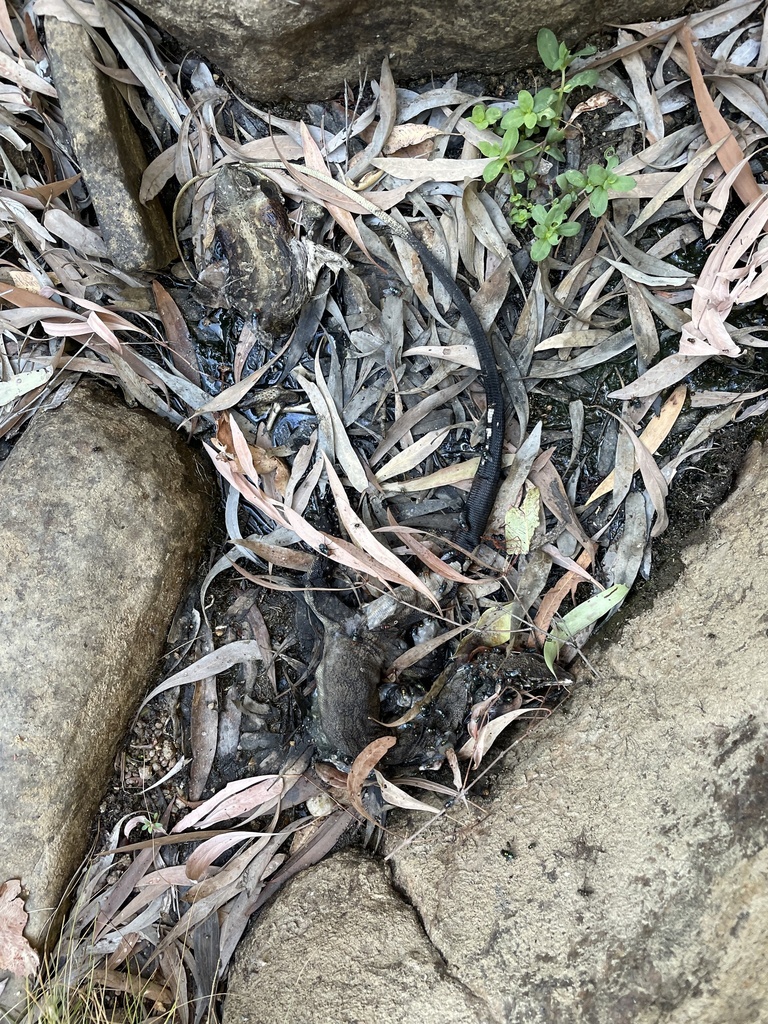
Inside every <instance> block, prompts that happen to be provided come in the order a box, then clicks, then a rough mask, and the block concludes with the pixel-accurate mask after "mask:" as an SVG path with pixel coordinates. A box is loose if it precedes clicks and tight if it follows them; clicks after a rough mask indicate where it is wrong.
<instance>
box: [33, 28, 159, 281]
mask: <svg viewBox="0 0 768 1024" xmlns="http://www.w3.org/2000/svg"><path fill="white" fill-rule="evenodd" d="M45 42H46V50H47V52H48V56H49V57H50V60H51V71H52V73H53V80H54V83H55V85H56V91H57V92H58V94H59V102H60V103H61V111H62V114H63V115H64V121H65V124H66V127H67V129H68V131H69V133H70V135H71V136H72V142H73V143H74V147H75V153H76V154H77V158H78V160H79V161H80V168H81V170H82V172H83V177H84V178H85V182H86V184H87V186H88V191H89V193H90V196H91V201H92V202H93V208H94V211H95V213H96V217H97V218H98V222H99V228H100V230H101V234H102V236H103V238H104V241H105V243H106V246H107V252H108V254H109V257H110V259H111V260H112V262H113V263H114V264H115V265H116V266H118V267H119V268H120V269H121V270H124V271H127V272H129V273H130V272H133V271H140V270H154V269H160V268H162V267H165V266H166V265H167V264H168V263H169V262H170V261H171V260H172V259H173V258H174V256H175V255H176V247H175V245H174V242H173V237H172V235H171V231H170V228H169V226H168V221H167V220H166V217H165V214H164V213H163V210H162V207H161V206H160V203H159V202H158V200H157V199H153V200H152V201H151V202H149V203H142V202H141V200H140V199H139V186H140V185H141V176H142V174H143V173H144V169H145V168H146V164H147V161H146V157H145V154H144V150H143V149H142V146H141V143H140V141H139V137H138V135H137V134H136V129H135V128H134V127H133V125H132V123H131V120H130V117H129V116H128V108H127V107H126V105H125V103H124V102H123V100H122V98H121V97H120V95H119V93H118V91H117V88H116V87H115V84H114V82H113V81H112V80H111V79H110V78H108V77H107V76H106V75H105V74H104V73H103V72H102V71H100V70H99V69H98V68H97V67H96V66H95V64H94V61H96V60H98V59H99V58H98V55H97V53H96V50H95V49H94V47H93V45H92V43H91V41H90V39H89V37H88V31H87V29H86V28H85V26H83V25H74V24H71V23H69V22H65V21H59V19H58V18H54V17H47V18H46V19H45Z"/></svg>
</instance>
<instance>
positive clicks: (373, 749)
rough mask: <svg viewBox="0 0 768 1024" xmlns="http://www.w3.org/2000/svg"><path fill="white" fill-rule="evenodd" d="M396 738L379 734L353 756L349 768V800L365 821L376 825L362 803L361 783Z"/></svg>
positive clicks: (395, 741)
mask: <svg viewBox="0 0 768 1024" xmlns="http://www.w3.org/2000/svg"><path fill="white" fill-rule="evenodd" d="M395 743H397V740H396V739H395V737H394V736H381V737H379V739H377V740H373V742H371V743H369V744H368V746H367V747H364V748H363V749H362V750H361V751H360V753H359V754H358V755H357V757H356V758H355V760H354V762H353V764H352V767H351V768H350V769H349V780H348V782H347V787H348V789H349V801H350V803H351V804H352V806H353V807H354V808H355V810H356V811H357V812H358V814H361V815H362V816H363V817H364V818H365V819H366V820H367V821H370V822H371V823H372V824H374V825H377V824H378V822H376V821H374V820H373V818H372V817H371V816H370V814H369V813H368V811H366V809H365V807H364V805H363V785H364V783H365V780H366V779H367V778H368V776H369V775H370V774H371V772H372V771H373V769H374V768H375V767H376V765H377V764H378V763H379V761H380V760H381V759H382V757H384V755H385V754H386V752H387V751H388V750H390V749H391V748H392V747H394V745H395Z"/></svg>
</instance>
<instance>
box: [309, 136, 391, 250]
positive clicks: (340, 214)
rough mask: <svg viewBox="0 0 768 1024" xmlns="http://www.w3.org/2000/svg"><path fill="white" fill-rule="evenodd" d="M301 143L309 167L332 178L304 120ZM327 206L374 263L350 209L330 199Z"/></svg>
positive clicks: (340, 225) (337, 221)
mask: <svg viewBox="0 0 768 1024" xmlns="http://www.w3.org/2000/svg"><path fill="white" fill-rule="evenodd" d="M301 143H302V146H303V147H304V162H305V163H306V165H307V167H310V168H312V169H313V170H315V171H320V172H321V173H323V174H326V175H327V176H328V178H330V179H331V180H332V178H333V176H332V175H331V172H330V171H329V170H328V167H327V165H326V163H325V160H323V156H322V153H321V152H320V150H319V148H318V145H317V143H316V142H315V140H314V139H313V138H312V136H311V135H310V134H309V132H308V131H307V126H306V125H305V124H304V122H303V121H302V122H301ZM325 208H326V209H327V210H328V213H330V215H331V216H332V217H333V219H334V220H335V221H336V223H337V224H338V225H339V227H341V228H342V230H343V231H345V232H346V234H348V235H349V237H350V238H351V239H352V241H353V242H354V243H355V244H356V245H357V246H358V247H359V248H360V250H361V251H362V252H363V253H364V254H365V256H366V257H367V258H368V259H369V260H370V261H371V262H372V263H374V262H375V260H374V259H373V257H372V256H371V254H370V253H369V252H368V250H367V249H366V247H365V242H364V241H363V240H362V238H361V237H360V232H359V231H358V229H357V224H356V223H355V218H354V217H353V215H352V214H351V213H350V212H349V210H344V209H342V208H341V207H340V206H337V205H335V204H334V203H331V202H328V201H326V203H325Z"/></svg>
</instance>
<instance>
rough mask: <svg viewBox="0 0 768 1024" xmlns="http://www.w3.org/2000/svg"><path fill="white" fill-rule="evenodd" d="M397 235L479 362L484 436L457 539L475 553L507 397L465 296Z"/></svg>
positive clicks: (434, 261)
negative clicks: (456, 319) (462, 327)
mask: <svg viewBox="0 0 768 1024" xmlns="http://www.w3.org/2000/svg"><path fill="white" fill-rule="evenodd" d="M398 234H400V237H401V238H403V239H404V240H405V241H406V242H408V244H409V245H410V246H411V248H412V249H413V250H414V252H415V253H416V254H417V256H418V257H419V259H420V260H421V261H422V263H423V264H424V265H425V266H426V267H427V269H429V270H431V271H432V273H433V274H434V275H435V277H436V278H437V279H438V281H439V282H440V283H441V284H442V285H443V287H444V288H445V289H446V290H447V292H448V293H449V295H450V296H451V299H452V301H453V303H454V305H455V306H456V308H457V309H458V311H459V312H460V313H461V315H462V317H463V318H464V323H465V324H466V325H467V329H468V330H469V333H470V336H471V338H472V341H473V343H474V346H475V349H476V351H477V357H478V360H479V362H480V375H481V377H482V380H483V386H484V388H485V401H486V421H485V435H484V438H483V444H482V447H481V449H480V465H479V466H478V468H477V473H476V474H475V477H474V479H473V481H472V487H471V489H470V492H469V496H468V497H467V502H466V506H465V512H464V516H465V525H464V528H463V529H461V530H460V531H459V533H458V534H457V536H456V544H457V545H458V546H459V547H462V548H465V549H466V550H468V551H472V550H473V548H476V547H477V545H478V544H479V543H480V537H481V536H482V533H483V530H484V529H485V525H486V523H487V522H488V517H489V516H490V514H491V509H492V508H493V503H494V501H495V499H496V492H497V491H498V489H499V481H500V479H501V452H502V446H503V443H504V395H503V392H502V388H501V377H500V376H499V371H498V368H497V366H496V358H495V357H494V354H493V349H492V348H491V343H490V341H489V339H488V335H487V334H486V333H485V330H484V329H483V325H482V324H481V323H480V319H479V317H478V315H477V313H476V312H475V311H474V309H473V308H472V305H471V303H470V301H469V299H468V298H467V297H466V296H465V295H464V292H463V291H462V290H461V288H459V286H458V285H457V284H456V282H455V281H454V279H453V278H452V277H451V275H450V274H449V273H448V271H447V269H446V268H445V267H444V266H443V264H442V263H441V262H440V260H439V259H438V258H437V257H436V256H435V255H434V254H433V253H432V252H431V250H430V249H429V248H428V247H427V246H426V245H425V244H424V243H423V242H422V241H421V240H420V239H418V238H416V236H415V235H412V234H411V233H410V231H406V230H405V229H402V232H398Z"/></svg>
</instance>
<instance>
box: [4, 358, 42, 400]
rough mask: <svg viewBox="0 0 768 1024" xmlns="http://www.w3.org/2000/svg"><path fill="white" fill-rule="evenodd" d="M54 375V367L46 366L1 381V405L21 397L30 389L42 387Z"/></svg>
mask: <svg viewBox="0 0 768 1024" xmlns="http://www.w3.org/2000/svg"><path fill="white" fill-rule="evenodd" d="M52 376H53V367H52V366H45V367H43V368H42V369H39V370H27V371H26V372H25V373H17V374H16V376H15V377H11V379H10V380H5V381H0V406H2V405H7V404H8V403H9V402H13V401H14V399H16V398H21V396H22V395H26V394H27V392H29V391H34V389H35V388H40V387H42V386H43V384H46V383H47V382H48V381H49V380H50V379H51V377H52Z"/></svg>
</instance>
